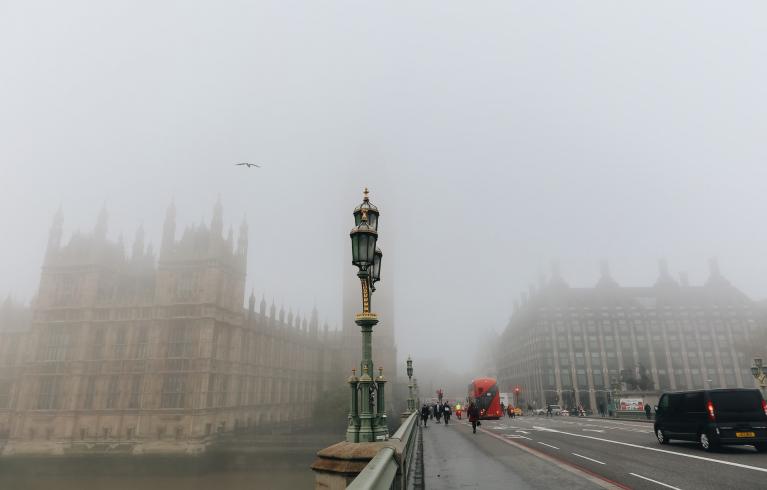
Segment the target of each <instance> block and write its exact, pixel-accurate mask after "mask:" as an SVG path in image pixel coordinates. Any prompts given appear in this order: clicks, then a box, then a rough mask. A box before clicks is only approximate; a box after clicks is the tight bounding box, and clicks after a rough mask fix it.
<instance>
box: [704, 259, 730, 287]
mask: <svg viewBox="0 0 767 490" xmlns="http://www.w3.org/2000/svg"><path fill="white" fill-rule="evenodd" d="M706 286H709V287H716V286H718V287H723V286H724V287H726V286H730V281H728V280H727V279H726V278H725V277H724V276H723V275H722V273H721V272H720V271H719V262H718V261H717V260H716V258H714V257H712V258H710V259H708V280H707V281H706Z"/></svg>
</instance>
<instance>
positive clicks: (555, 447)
mask: <svg viewBox="0 0 767 490" xmlns="http://www.w3.org/2000/svg"><path fill="white" fill-rule="evenodd" d="M538 444H543V445H544V446H548V447H550V448H554V449H559V448H558V447H557V446H552V445H551V444H546V443H545V442H541V441H538Z"/></svg>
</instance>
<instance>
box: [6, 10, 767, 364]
mask: <svg viewBox="0 0 767 490" xmlns="http://www.w3.org/2000/svg"><path fill="white" fill-rule="evenodd" d="M766 15H767V7H766V6H765V4H764V3H762V2H738V3H737V5H724V4H722V3H720V2H701V1H689V2H682V1H680V2H672V3H669V2H636V3H633V4H629V3H627V2H554V3H546V4H541V3H540V2H482V3H481V4H480V3H476V2H455V1H433V2H375V3H373V2H351V1H349V2H296V1H278V2H215V3H214V2H192V1H183V2H122V3H116V2H77V1H70V2H53V1H51V2H37V1H23V2H2V3H0V70H1V71H0V183H2V185H1V186H0V209H2V212H0V230H2V235H3V240H2V241H0V294H2V295H3V296H5V295H6V294H10V295H12V296H13V297H14V298H17V299H18V300H21V301H29V300H30V299H31V298H32V296H33V295H34V294H35V291H36V289H37V285H38V281H39V274H40V267H41V264H42V257H43V253H44V249H45V243H46V239H47V233H48V228H49V226H50V223H51V219H52V217H53V215H54V214H55V212H56V210H57V209H58V208H59V207H61V209H62V211H63V215H64V233H65V234H64V240H65V242H66V241H67V240H68V237H69V236H71V234H72V233H73V232H75V231H76V230H81V231H83V232H88V231H90V230H91V229H92V227H93V225H94V223H95V221H96V216H97V214H98V212H99V210H100V209H101V207H102V206H106V209H107V211H108V213H109V231H108V235H109V236H110V237H111V238H116V237H117V236H119V235H120V234H122V235H123V236H124V241H125V244H126V249H129V247H130V244H131V243H132V241H133V235H134V233H135V231H136V229H137V228H138V227H139V226H142V225H143V228H144V230H145V231H146V234H147V241H152V242H153V243H154V245H155V249H157V247H158V245H159V241H160V233H161V229H162V219H163V216H164V213H165V209H166V207H167V206H168V205H169V204H170V203H171V201H174V202H175V205H176V208H177V210H178V217H177V223H178V224H179V227H180V228H181V229H183V228H184V227H185V226H187V225H191V224H195V223H199V222H200V221H205V222H209V221H210V217H211V210H212V207H213V204H214V203H215V201H216V200H217V198H218V197H219V196H220V199H221V202H222V204H223V207H224V219H225V229H226V227H228V226H229V224H232V225H233V226H234V227H235V229H237V227H238V226H239V224H240V222H241V221H242V220H243V218H245V219H246V220H247V222H248V224H249V226H250V248H249V256H248V279H247V284H248V289H251V288H252V289H253V290H254V291H255V293H256V295H258V296H259V297H260V296H261V295H262V294H263V295H265V296H266V298H267V300H268V301H270V300H271V298H274V299H275V301H276V302H277V304H278V305H279V304H280V303H283V304H285V306H286V307H288V306H290V307H292V308H293V309H294V310H296V309H300V310H301V311H302V312H308V311H309V310H310V309H311V308H312V307H313V306H314V305H316V306H317V308H318V309H319V311H320V317H321V320H322V319H323V318H325V319H327V321H328V323H329V324H330V325H331V328H332V327H333V326H334V325H336V326H339V327H340V325H341V324H342V318H341V297H340V296H341V289H342V275H341V274H342V272H343V271H345V270H347V269H346V268H345V267H344V262H346V261H350V260H351V257H350V246H349V238H348V232H349V230H350V228H351V226H352V224H353V221H352V215H351V212H352V210H353V208H354V206H356V205H357V204H358V203H359V202H360V201H361V197H362V189H363V188H364V187H365V186H367V187H369V188H370V191H371V200H372V202H374V203H375V204H376V205H378V206H379V207H380V209H381V226H380V230H379V231H380V244H381V247H382V249H383V251H384V261H383V272H382V281H387V280H391V281H393V282H394V284H393V286H392V287H393V289H394V297H395V312H396V313H395V314H396V318H395V319H394V323H395V326H396V341H397V345H398V352H399V356H400V358H402V359H404V358H405V357H407V355H408V354H410V355H412V356H413V358H414V359H415V364H416V371H417V366H418V360H419V359H421V360H424V362H425V361H426V360H429V361H430V362H434V361H435V360H437V361H439V360H443V361H445V362H446V363H449V364H450V366H451V367H450V369H451V371H452V370H455V371H460V372H466V373H469V372H472V363H473V362H474V361H475V360H476V359H477V355H476V349H477V348H479V347H480V346H485V345H486V343H485V342H483V338H482V337H483V336H484V335H485V333H486V332H488V331H491V330H495V331H496V332H500V331H501V330H502V329H503V327H504V325H505V324H506V322H507V320H508V318H509V316H510V314H511V312H512V303H513V300H514V299H515V298H517V297H518V296H519V293H520V292H522V291H526V290H527V288H528V284H530V283H535V282H537V280H538V277H539V273H540V272H541V271H544V272H545V271H547V269H548V267H549V263H550V261H551V260H553V259H557V260H559V262H560V264H561V267H562V272H563V275H564V277H565V279H566V280H567V281H568V283H569V284H570V285H571V286H584V287H585V286H592V285H593V284H594V283H595V282H596V280H597V277H598V266H597V263H598V261H599V260H601V259H607V260H609V261H610V264H611V269H612V275H613V277H614V278H615V279H616V280H617V281H618V282H619V283H620V284H623V285H648V284H651V283H653V282H654V281H655V279H656V277H657V265H656V263H657V260H658V259H659V258H661V257H663V258H666V259H667V260H668V262H669V266H670V268H671V270H672V272H673V273H678V272H680V271H686V272H688V273H689V276H690V282H691V283H702V282H703V281H704V280H705V278H706V276H707V270H706V267H707V260H708V259H709V258H710V257H717V258H718V259H719V262H720V267H721V269H722V272H723V273H724V275H725V276H726V277H727V278H728V279H729V280H730V281H731V282H732V283H733V284H734V285H735V286H736V287H738V288H740V289H742V290H743V291H744V292H745V293H746V294H748V295H749V296H751V297H753V298H762V297H765V296H767V283H765V281H764V280H763V278H764V277H765V276H767V255H766V254H765V247H764V244H765V243H767V228H765V227H764V226H762V223H763V221H764V212H765V209H767V206H765V198H764V182H765V180H766V179H767V167H766V166H765V161H766V159H765V157H767V149H766V148H765V136H764V135H765V134H767V120H766V119H765V117H764V114H767V64H765V62H764V60H765V59H767V31H765V29H764V21H765V16H766ZM240 161H250V162H256V163H259V164H262V168H249V169H248V168H243V167H237V166H234V165H233V163H235V162H240Z"/></svg>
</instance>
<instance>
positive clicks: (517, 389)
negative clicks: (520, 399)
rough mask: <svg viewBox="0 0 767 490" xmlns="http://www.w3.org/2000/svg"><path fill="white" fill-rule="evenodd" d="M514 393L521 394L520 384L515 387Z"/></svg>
mask: <svg viewBox="0 0 767 490" xmlns="http://www.w3.org/2000/svg"><path fill="white" fill-rule="evenodd" d="M514 393H516V394H517V395H519V386H517V387H516V388H514Z"/></svg>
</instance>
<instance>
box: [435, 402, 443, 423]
mask: <svg viewBox="0 0 767 490" xmlns="http://www.w3.org/2000/svg"><path fill="white" fill-rule="evenodd" d="M441 410H442V404H441V403H435V404H434V418H435V419H437V423H438V424H439V422H440V420H442V412H441Z"/></svg>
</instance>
